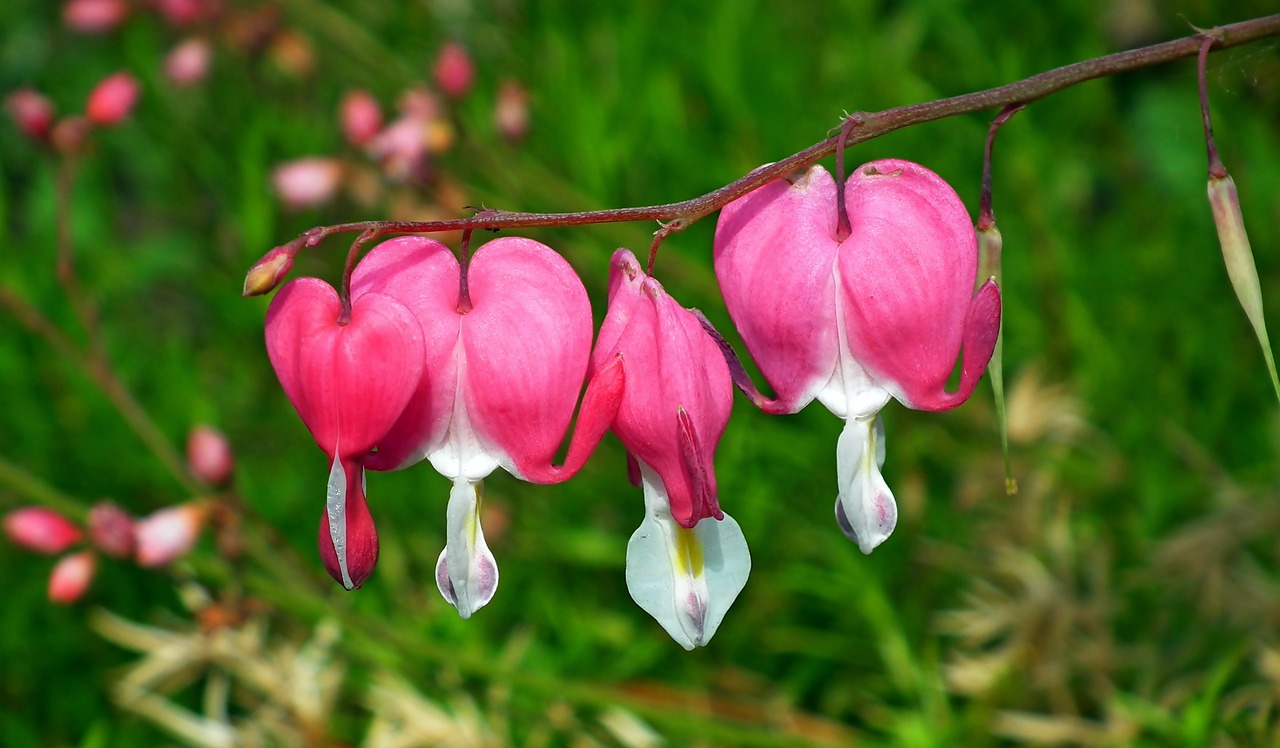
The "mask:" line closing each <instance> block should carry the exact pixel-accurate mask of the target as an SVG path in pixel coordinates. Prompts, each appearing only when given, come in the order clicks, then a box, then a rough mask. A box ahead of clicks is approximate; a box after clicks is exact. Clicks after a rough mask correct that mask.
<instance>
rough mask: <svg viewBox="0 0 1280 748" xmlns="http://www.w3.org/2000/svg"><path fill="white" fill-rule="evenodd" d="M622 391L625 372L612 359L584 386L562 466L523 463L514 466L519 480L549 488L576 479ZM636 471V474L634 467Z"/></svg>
mask: <svg viewBox="0 0 1280 748" xmlns="http://www.w3.org/2000/svg"><path fill="white" fill-rule="evenodd" d="M625 387H626V370H625V367H624V366H623V364H622V358H621V357H617V356H615V357H614V359H613V361H611V362H609V363H608V364H606V365H605V367H604V368H603V369H601V370H600V371H597V372H595V373H594V374H593V375H592V376H591V379H590V380H589V381H588V382H587V391H586V393H585V394H584V395H583V396H582V407H580V408H579V409H578V421H577V423H576V424H575V425H574V428H573V436H572V437H571V438H570V440H569V449H568V451H567V452H566V454H565V458H564V464H562V465H551V464H549V463H534V462H531V461H527V460H526V461H525V462H524V463H522V464H518V465H517V466H516V467H517V468H518V469H519V470H520V475H521V477H523V478H524V479H525V480H527V481H529V482H530V483H542V484H549V483H561V482H563V481H566V480H568V479H570V478H572V477H573V476H574V475H577V473H578V471H579V470H581V469H582V466H583V465H585V464H586V462H587V459H588V458H590V457H591V454H592V453H593V452H595V449H596V446H597V445H599V444H600V440H601V439H603V438H604V435H605V432H607V431H608V430H609V427H610V426H612V425H613V422H614V419H615V418H617V415H618V408H619V406H620V405H621V404H622V392H623V390H624V389H625ZM633 459H634V458H633ZM636 469H637V470H639V468H638V467H637V468H636ZM637 475H638V473H637ZM636 484H637V485H638V484H639V478H637V479H636Z"/></svg>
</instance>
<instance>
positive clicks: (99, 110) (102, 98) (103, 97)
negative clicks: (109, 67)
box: [85, 73, 140, 127]
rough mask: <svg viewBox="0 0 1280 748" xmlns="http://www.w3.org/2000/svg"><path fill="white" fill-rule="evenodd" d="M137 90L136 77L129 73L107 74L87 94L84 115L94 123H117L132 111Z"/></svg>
mask: <svg viewBox="0 0 1280 748" xmlns="http://www.w3.org/2000/svg"><path fill="white" fill-rule="evenodd" d="M139 90H140V89H139V86H138V79H137V78H134V77H133V76H132V75H130V74H129V73H116V74H114V75H111V76H108V77H107V78H105V79H103V81H102V82H101V83H99V84H98V85H97V87H95V88H94V89H93V91H92V92H91V93H90V94H89V101H88V103H87V104H85V116H86V117H88V118H89V121H90V122H92V123H93V124H95V125H102V126H104V127H109V126H111V125H115V124H118V123H119V122H120V121H121V120H123V119H124V118H125V117H128V116H129V114H130V113H131V112H132V111H133V105H134V104H136V103H137V102H138V92H139Z"/></svg>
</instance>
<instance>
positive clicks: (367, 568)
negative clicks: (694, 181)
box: [246, 161, 1000, 649]
mask: <svg viewBox="0 0 1280 748" xmlns="http://www.w3.org/2000/svg"><path fill="white" fill-rule="evenodd" d="M838 198H842V199H843V200H844V210H843V211H842V210H839V209H838V208H837V202H836V201H837V199H838ZM841 213H844V214H847V217H848V228H847V230H842V229H841V225H842V224H843V223H844V222H843V221H841V220H840V219H839V215H840V214H841ZM281 258H283V260H282V259H281ZM290 264H291V257H284V255H283V254H282V253H281V250H280V249H277V250H273V253H272V254H271V255H269V256H268V257H267V258H264V260H263V261H261V262H259V264H258V266H255V270H256V269H258V268H264V267H267V266H270V268H276V269H275V270H271V272H267V271H266V270H263V271H261V272H259V273H258V275H259V276H262V277H260V278H259V280H263V281H264V282H263V283H261V284H259V283H256V282H255V283H252V284H247V286H246V287H250V286H253V287H254V288H255V289H257V290H259V291H261V290H263V289H265V288H269V287H271V286H274V285H275V283H276V282H277V281H278V280H279V278H280V277H281V276H282V275H283V274H284V273H286V272H287V271H288V266H289V265H290ZM715 264H716V272H717V275H718V278H719V281H720V285H721V288H722V291H723V294H724V298H725V301H726V304H727V306H728V309H729V312H730V315H731V316H732V318H733V320H734V322H735V324H736V326H737V328H738V330H739V332H740V333H741V335H742V338H743V340H744V341H745V343H746V345H747V348H748V350H749V351H750V352H751V353H752V355H753V356H754V357H755V359H756V361H757V362H758V363H759V366H760V369H761V371H762V372H763V374H764V376H765V377H766V379H767V380H768V381H769V383H770V385H771V386H772V387H773V389H774V391H775V392H776V393H777V395H776V398H765V397H764V396H761V395H759V394H758V393H756V392H755V391H754V388H753V387H751V386H750V383H749V381H748V380H747V379H746V377H745V374H744V373H743V369H742V367H741V365H740V364H739V363H738V360H737V358H736V357H735V356H733V354H732V352H731V350H730V349H729V348H728V346H727V345H725V344H724V341H723V339H721V338H720V337H719V335H718V333H716V332H715V331H714V330H713V329H712V328H711V326H710V325H709V324H708V323H707V322H706V321H705V318H703V317H702V316H701V315H700V314H699V313H697V312H696V311H694V310H690V309H686V308H684V307H682V306H681V305H680V304H679V303H677V302H676V301H675V300H674V299H673V298H672V297H671V296H669V295H668V294H667V293H666V291H665V290H664V289H663V287H662V285H661V284H660V283H659V282H658V280H657V279H655V278H654V277H652V276H651V275H649V274H648V273H646V271H645V269H644V268H643V267H642V266H641V265H640V263H639V262H638V261H637V260H636V258H635V256H634V255H632V253H631V252H630V251H628V250H626V249H619V250H618V251H617V252H616V253H615V254H614V255H613V258H612V261H611V267H610V271H611V272H610V280H609V302H608V311H607V313H606V315H605V318H604V321H603V323H602V325H601V328H600V331H599V334H598V336H597V339H596V341H595V344H594V346H593V345H592V319H591V307H590V303H589V301H588V299H587V294H586V291H585V289H584V288H583V286H582V283H581V281H580V280H579V279H578V277H577V275H576V274H575V273H574V271H573V269H572V268H571V267H570V266H569V265H568V263H567V262H565V261H564V259H563V258H561V257H560V256H559V255H558V254H556V253H555V252H554V251H553V250H551V249H550V248H549V247H546V246H544V245H542V244H540V243H538V242H536V241H533V240H530V239H526V238H517V237H503V238H499V239H496V240H493V241H491V242H489V243H487V244H485V245H483V246H482V247H480V248H479V249H478V250H477V251H476V252H475V253H474V255H473V256H468V255H467V254H466V252H464V253H463V260H462V262H459V261H458V260H457V259H456V258H455V256H454V254H453V253H452V252H451V251H450V250H449V249H448V248H447V247H445V246H444V245H443V244H441V243H439V242H437V241H435V240H432V239H427V238H422V237H401V238H396V239H392V240H390V241H387V242H384V243H382V244H380V245H379V246H377V247H375V248H374V249H373V250H371V251H370V252H369V253H368V254H367V255H366V256H365V257H364V258H363V259H362V260H361V261H360V262H359V264H358V265H356V266H355V268H354V271H353V273H352V276H351V282H350V293H349V298H347V299H343V298H341V297H340V295H339V294H338V292H336V291H335V290H334V289H333V288H332V287H331V286H329V285H328V284H327V283H325V282H323V281H321V280H318V279H315V278H299V279H297V280H294V281H291V282H290V283H288V284H286V285H285V286H284V287H283V288H281V290H280V291H279V292H278V293H277V294H276V297H275V299H274V300H273V301H272V303H271V305H270V308H269V309H268V311H267V319H266V343H267V352H268V355H269V357H270V360H271V363H272V365H273V367H274V368H275V371H276V374H277V376H278V378H279V380H280V383H281V385H282V386H283V388H284V390H285V393H286V394H287V395H288V397H289V399H290V400H291V401H292V403H293V405H294V407H295V409H296V410H297V412H298V414H299V416H301V418H302V420H303V422H304V423H305V424H306V426H307V428H308V429H309V430H310V431H311V434H312V435H313V436H314V437H315V439H316V442H317V444H318V445H319V446H320V448H321V449H322V450H324V451H325V453H326V454H327V455H328V457H329V460H330V469H329V481H328V490H327V499H326V503H325V509H324V512H323V514H322V517H321V521H320V532H319V545H320V554H321V557H322V559H323V560H324V564H325V567H326V569H327V570H328V571H329V574H330V575H331V576H332V577H333V578H334V579H335V580H337V581H338V582H339V583H341V584H342V585H343V586H344V587H345V588H347V589H355V588H357V587H359V586H360V585H361V584H362V583H363V582H364V581H365V580H366V579H367V578H368V576H369V575H370V573H372V571H373V568H374V565H375V563H376V561H377V555H378V536H377V532H376V530H375V528H374V522H373V517H372V513H371V511H370V508H369V504H368V502H367V500H366V496H365V489H366V481H365V472H366V471H367V470H374V471H384V470H398V469H401V468H405V467H408V466H410V465H412V464H414V463H417V462H419V461H422V460H424V459H425V460H427V461H428V462H430V463H431V465H432V467H434V468H435V469H436V470H437V471H438V472H440V473H441V474H443V475H444V476H446V477H447V478H449V479H450V480H452V481H453V488H452V489H451V491H450V495H449V501H448V508H447V510H446V520H445V523H446V527H447V536H446V543H445V548H444V550H443V551H442V552H441V554H440V557H439V560H438V561H437V565H436V581H437V584H438V586H439V588H440V592H441V594H442V595H443V596H444V598H445V599H446V600H447V601H448V602H449V603H450V604H452V605H453V606H455V607H456V608H457V610H458V612H459V614H460V615H461V616H462V617H463V618H467V617H469V616H471V615H472V614H473V613H474V612H475V611H476V610H477V609H479V608H480V607H482V606H483V605H485V604H487V603H488V602H489V601H490V600H491V599H492V597H493V595H494V592H495V591H496V588H497V584H498V567H497V563H496V561H495V559H494V556H493V553H492V552H491V551H490V549H489V547H488V545H487V544H486V542H485V537H484V532H483V529H482V528H481V525H480V515H479V507H480V497H481V491H480V484H481V481H482V480H483V479H484V478H485V477H486V476H488V475H489V474H490V473H492V472H493V471H494V470H495V469H497V468H499V467H501V468H503V469H504V470H506V471H507V472H509V473H511V474H512V475H514V476H516V477H517V478H520V479H523V480H527V481H531V482H534V483H558V482H560V481H563V480H567V479H568V478H570V477H572V476H573V475H574V474H575V473H576V472H577V471H578V470H579V469H580V468H581V467H582V465H583V464H584V463H585V461H586V459H587V457H588V456H589V455H590V454H591V452H592V451H593V449H594V448H595V446H596V444H597V443H598V442H599V440H600V439H601V438H602V437H603V435H604V432H605V431H606V430H611V431H612V432H613V433H614V434H615V435H616V436H617V438H618V439H619V441H620V442H621V443H622V444H623V446H624V447H625V448H626V450H627V453H628V459H629V467H630V473H631V478H632V482H633V483H636V484H637V485H639V486H641V487H642V489H643V494H644V517H643V520H642V522H641V524H640V527H639V528H638V529H637V530H636V531H635V533H634V534H633V535H632V537H631V539H630V542H629V544H628V547H627V564H626V582H627V587H628V589H629V591H630V593H631V596H632V598H633V599H634V600H635V601H636V603H637V604H639V605H640V606H641V607H642V608H643V609H644V610H645V611H646V612H648V613H649V614H650V615H652V616H653V617H654V618H655V619H656V620H657V621H658V622H659V623H660V624H661V625H662V626H663V628H664V629H666V631H667V632H668V634H670V635H671V637H672V638H673V639H675V640H676V641H677V642H679V643H680V644H681V645H683V646H684V647H685V648H687V649H692V648H694V647H696V646H701V645H704V644H706V643H707V642H708V641H709V640H710V639H711V637H712V636H713V635H714V633H715V631H716V629H717V627H718V626H719V625H720V623H721V621H722V620H723V618H724V615H725V613H726V612H727V611H728V609H729V607H730V605H732V603H733V601H734V599H735V598H736V597H737V595H738V593H739V592H740V591H741V590H742V588H743V586H744V585H745V584H746V580H747V576H748V574H749V571H750V566H751V559H750V554H749V552H748V550H747V544H746V540H745V538H744V536H743V533H742V530H741V528H740V527H739V525H738V524H737V522H735V521H734V520H733V518H732V517H730V516H729V515H728V514H726V513H725V512H724V511H723V510H722V509H721V508H720V503H719V497H718V493H717V488H716V475H715V468H714V458H715V450H716V445H717V444H718V442H719V440H720V437H721V435H722V434H723V433H724V430H725V428H726V426H727V424H728V421H729V413H730V410H731V405H732V396H733V384H734V380H735V379H737V380H738V384H739V386H740V387H743V388H744V389H745V390H748V391H749V394H750V395H751V396H752V398H753V400H754V401H755V402H756V403H757V404H758V405H760V406H761V407H762V408H764V409H765V410H766V411H768V412H772V413H790V412H795V411H797V410H799V409H800V408H802V407H804V405H805V404H807V403H808V402H809V401H811V400H813V399H815V398H816V399H818V400H819V401H820V402H822V403H823V404H824V405H826V406H827V407H828V408H830V409H831V410H832V411H833V412H835V413H836V414H837V415H838V416H840V417H842V418H844V419H845V420H846V421H847V425H846V428H845V431H844V433H843V434H842V435H841V437H840V440H839V444H838V447H837V450H838V451H837V465H838V470H837V478H838V499H837V502H836V518H837V520H838V523H839V525H840V527H841V528H842V529H843V530H844V532H845V534H847V535H848V536H849V537H850V538H851V539H853V540H854V541H855V542H857V543H858V545H859V546H860V547H861V549H862V550H863V551H865V552H870V551H871V550H872V549H873V548H874V547H875V546H876V545H878V544H879V543H880V542H882V541H883V540H884V539H885V538H886V537H888V535H889V533H890V532H891V531H892V530H893V527H894V523H895V519H896V508H895V505H894V501H893V495H892V493H891V492H890V491H889V489H888V487H887V485H886V484H885V481H884V479H883V478H882V477H881V474H880V467H881V466H882V464H883V461H884V446H883V444H884V442H883V427H882V426H881V425H880V421H879V419H878V418H877V415H878V412H879V410H880V409H881V408H882V407H883V406H884V405H885V404H886V403H887V401H888V400H889V399H890V398H891V397H892V398H896V399H898V400H899V401H901V402H902V403H903V404H905V405H907V406H908V407H912V408H918V409H924V410H943V409H947V408H951V407H954V406H956V405H958V404H960V403H961V402H963V401H964V400H965V399H967V398H968V396H969V395H970V393H972V391H973V388H974V386H975V385H976V383H977V381H978V379H979V378H980V376H981V374H982V371H983V369H984V368H985V366H986V364H987V360H988V359H989V358H990V356H991V352H992V348H993V346H994V344H995V340H996V335H997V334H998V330H999V319H1000V299H999V291H998V289H997V288H996V286H995V284H994V283H993V282H991V281H988V282H986V283H984V284H983V285H982V286H981V287H980V288H979V289H978V291H977V293H976V295H975V293H974V285H975V281H976V274H977V245H976V238H975V234H974V229H973V227H972V225H971V223H970V221H969V218H968V215H967V213H966V212H965V210H964V207H963V205H962V204H961V203H960V200H959V198H958V197H957V196H956V194H955V193H954V191H952V190H951V188H950V187H949V186H948V185H947V184H946V183H945V182H943V181H942V180H941V179H940V178H939V177H938V176H937V175H935V174H933V173H932V172H930V171H928V170H927V169H925V168H923V167H921V166H918V165H916V164H912V163H908V162H905V161H878V162H875V163H872V164H868V165H865V166H863V167H862V168H860V169H859V170H858V171H857V172H856V174H855V175H854V176H853V177H852V178H851V179H850V180H848V183H847V184H846V185H845V188H844V189H843V191H841V190H838V189H837V185H836V184H835V180H833V179H832V178H831V176H830V175H828V174H827V173H826V172H825V171H824V170H822V169H820V168H815V169H813V170H811V171H810V172H808V173H806V174H804V175H802V176H800V177H799V178H798V179H796V180H795V181H793V182H788V181H785V180H780V181H777V182H773V183H770V184H768V185H765V186H764V187H762V188H760V189H758V190H756V191H755V192H753V193H750V194H748V195H746V196H744V197H742V198H740V199H738V200H737V201H735V202H734V203H732V204H730V205H729V206H727V207H726V208H725V209H724V210H723V212H722V214H721V217H720V223H719V226H718V229H717V232H716V241H715ZM263 273H266V275H270V276H271V277H270V278H269V279H267V278H266V276H265V275H263ZM253 277H255V276H254V275H253V273H252V272H251V278H253ZM957 356H960V358H961V366H960V368H961V374H960V379H959V385H958V388H957V389H956V390H954V391H948V390H947V389H946V384H947V381H948V378H949V377H950V375H951V373H952V369H953V368H954V367H955V361H956V359H957ZM584 383H585V392H582V395H581V398H582V402H581V405H580V406H579V414H578V419H577V425H576V428H575V431H574V434H573V436H572V438H571V440H570V444H569V447H568V450H567V455H566V458H565V462H564V464H563V465H554V464H552V460H553V456H554V454H555V452H556V450H557V448H558V446H559V444H560V442H561V441H562V440H563V438H564V436H565V432H566V430H567V428H568V425H569V423H570V421H571V420H572V417H573V411H574V408H575V405H576V404H577V403H578V399H579V393H580V391H581V390H582V387H583V384H584Z"/></svg>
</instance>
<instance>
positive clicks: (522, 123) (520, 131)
mask: <svg viewBox="0 0 1280 748" xmlns="http://www.w3.org/2000/svg"><path fill="white" fill-rule="evenodd" d="M493 125H494V127H496V128H498V132H499V133H501V135H502V137H504V138H506V139H507V140H511V141H515V140H520V139H521V138H523V137H524V135H525V133H526V132H528V131H529V93H528V92H527V91H525V90H524V86H521V85H520V84H519V83H517V82H516V81H513V80H505V81H503V82H502V85H501V86H499V87H498V98H497V99H496V100H495V101H494V105H493Z"/></svg>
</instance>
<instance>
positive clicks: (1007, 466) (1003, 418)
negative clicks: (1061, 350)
mask: <svg viewBox="0 0 1280 748" xmlns="http://www.w3.org/2000/svg"><path fill="white" fill-rule="evenodd" d="M1003 247H1004V239H1003V238H1002V237H1001V236H1000V229H998V228H996V225H995V221H994V220H991V221H979V223H978V285H982V284H983V283H986V282H987V279H989V278H990V279H992V280H994V281H995V282H996V285H999V284H1000V253H1001V250H1002V249H1003ZM987 376H988V377H989V378H990V379H991V393H992V395H993V396H994V398H995V406H996V421H997V424H998V428H999V430H1000V451H1001V453H1002V454H1003V455H1004V490H1005V493H1007V494H1008V495H1010V496H1012V495H1014V494H1016V493H1017V492H1018V481H1017V480H1016V479H1015V478H1014V477H1013V463H1012V462H1011V461H1010V459H1009V421H1008V416H1007V415H1006V411H1005V399H1004V315H1001V316H1000V332H999V333H998V334H997V335H996V347H995V349H994V350H993V351H992V352H991V361H990V362H989V363H988V364H987Z"/></svg>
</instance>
